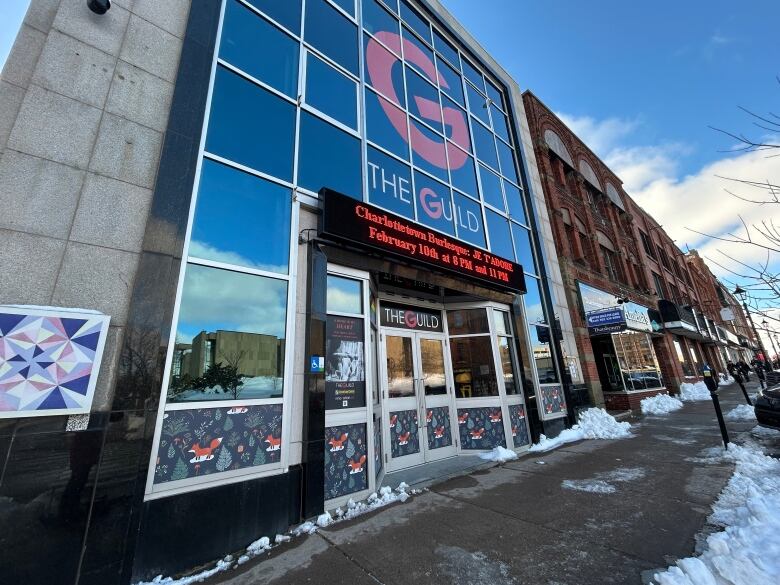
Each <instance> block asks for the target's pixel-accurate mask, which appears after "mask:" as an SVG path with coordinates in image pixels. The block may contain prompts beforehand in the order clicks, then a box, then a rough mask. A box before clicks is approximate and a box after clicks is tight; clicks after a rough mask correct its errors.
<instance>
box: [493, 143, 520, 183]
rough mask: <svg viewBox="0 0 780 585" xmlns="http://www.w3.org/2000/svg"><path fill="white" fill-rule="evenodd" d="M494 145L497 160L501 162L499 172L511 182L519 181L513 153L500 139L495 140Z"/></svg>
mask: <svg viewBox="0 0 780 585" xmlns="http://www.w3.org/2000/svg"><path fill="white" fill-rule="evenodd" d="M496 146H497V147H498V160H499V162H500V163H501V174H502V175H504V176H505V177H506V178H507V179H509V180H510V181H512V182H513V183H519V181H518V179H517V170H516V169H515V153H514V152H513V151H512V149H511V148H509V147H508V146H507V145H506V144H504V143H503V142H501V141H500V140H496Z"/></svg>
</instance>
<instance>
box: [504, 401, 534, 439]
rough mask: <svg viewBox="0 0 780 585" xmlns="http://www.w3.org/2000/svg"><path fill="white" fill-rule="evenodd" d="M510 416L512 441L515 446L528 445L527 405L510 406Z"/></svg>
mask: <svg viewBox="0 0 780 585" xmlns="http://www.w3.org/2000/svg"><path fill="white" fill-rule="evenodd" d="M509 418H510V419H511V421H512V442H513V443H514V446H515V447H522V446H524V445H528V444H529V443H530V442H531V440H530V439H529V438H528V427H527V426H526V424H525V405H523V404H514V405H511V406H509Z"/></svg>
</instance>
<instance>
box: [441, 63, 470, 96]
mask: <svg viewBox="0 0 780 585" xmlns="http://www.w3.org/2000/svg"><path fill="white" fill-rule="evenodd" d="M436 68H437V70H438V71H439V77H440V79H439V84H440V85H441V88H442V91H443V92H444V93H446V94H447V95H448V96H450V97H451V98H452V99H453V100H455V101H456V102H458V103H459V104H460V105H461V106H464V107H465V106H466V102H465V101H464V97H463V80H462V79H461V77H460V74H459V73H458V72H457V71H455V69H453V68H452V67H450V66H449V65H448V64H447V63H446V62H444V61H442V60H441V59H440V58H437V59H436Z"/></svg>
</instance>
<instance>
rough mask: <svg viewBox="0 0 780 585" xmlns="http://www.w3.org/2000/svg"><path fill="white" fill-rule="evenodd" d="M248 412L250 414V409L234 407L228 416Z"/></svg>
mask: <svg viewBox="0 0 780 585" xmlns="http://www.w3.org/2000/svg"><path fill="white" fill-rule="evenodd" d="M247 412H249V409H248V408H247V407H246V406H234V407H233V408H231V409H230V410H228V411H227V413H228V414H244V413H247Z"/></svg>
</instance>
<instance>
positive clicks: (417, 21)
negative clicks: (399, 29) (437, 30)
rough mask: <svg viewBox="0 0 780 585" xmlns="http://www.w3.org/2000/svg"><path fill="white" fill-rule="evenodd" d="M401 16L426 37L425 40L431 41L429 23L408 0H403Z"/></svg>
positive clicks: (415, 30) (413, 28) (419, 33)
mask: <svg viewBox="0 0 780 585" xmlns="http://www.w3.org/2000/svg"><path fill="white" fill-rule="evenodd" d="M401 18H402V19H403V21H404V22H405V23H406V24H408V25H409V26H410V27H411V28H412V30H414V32H416V33H417V34H418V35H420V36H421V37H422V38H423V39H425V42H427V43H428V44H430V43H431V30H430V27H429V26H428V23H427V22H426V21H425V20H423V18H422V16H420V13H419V12H417V11H416V10H415V9H414V8H412V7H411V6H410V5H409V3H408V2H407V1H406V0H401Z"/></svg>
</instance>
